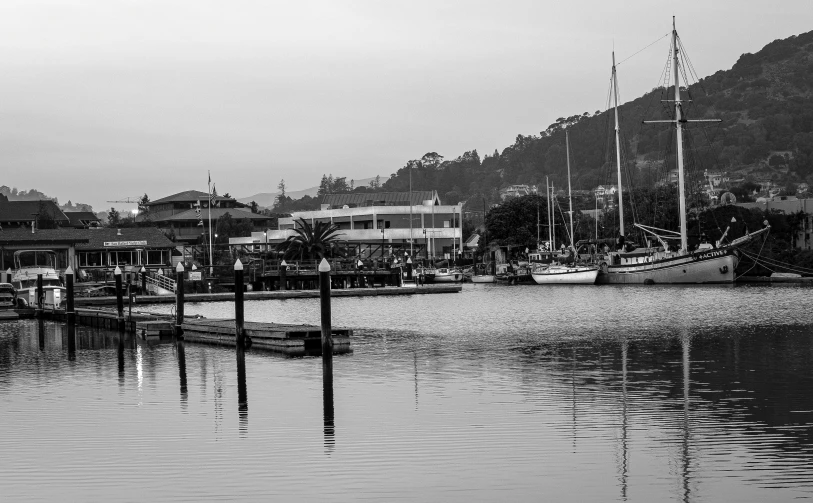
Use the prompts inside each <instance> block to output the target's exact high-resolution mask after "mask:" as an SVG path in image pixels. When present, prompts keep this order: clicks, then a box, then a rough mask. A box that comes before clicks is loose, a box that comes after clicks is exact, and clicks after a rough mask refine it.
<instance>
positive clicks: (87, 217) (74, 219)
mask: <svg viewBox="0 0 813 503" xmlns="http://www.w3.org/2000/svg"><path fill="white" fill-rule="evenodd" d="M64 213H65V216H66V217H68V220H70V221H71V225H85V224H86V223H88V222H101V220H100V219H99V217H97V216H96V214H95V213H93V212H92V211H66V212H64Z"/></svg>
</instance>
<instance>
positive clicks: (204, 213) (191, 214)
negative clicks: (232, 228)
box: [155, 208, 271, 222]
mask: <svg viewBox="0 0 813 503" xmlns="http://www.w3.org/2000/svg"><path fill="white" fill-rule="evenodd" d="M226 213H229V214H231V217H232V218H235V219H238V220H242V219H244V218H247V219H249V220H268V219H269V218H271V217H269V216H268V215H260V214H259V213H251V212H250V211H245V210H242V209H240V208H212V220H213V221H214V220H216V219H218V218H220V217H222V216H223V215H225V214H226ZM200 216H201V218H202V219H203V221H204V222H206V221H207V220H208V219H209V208H201V210H200ZM197 219H198V215H197V213H196V212H195V210H194V209H192V210H186V211H182V212H181V213H176V214H174V215H169V216H167V217H164V218H157V219H155V221H156V222H178V221H185V220H197Z"/></svg>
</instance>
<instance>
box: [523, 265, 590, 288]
mask: <svg viewBox="0 0 813 503" xmlns="http://www.w3.org/2000/svg"><path fill="white" fill-rule="evenodd" d="M531 277H532V278H533V279H534V281H536V283H537V284H539V285H593V284H595V282H596V278H597V277H598V267H593V266H586V265H560V264H535V266H534V268H533V269H532V270H531Z"/></svg>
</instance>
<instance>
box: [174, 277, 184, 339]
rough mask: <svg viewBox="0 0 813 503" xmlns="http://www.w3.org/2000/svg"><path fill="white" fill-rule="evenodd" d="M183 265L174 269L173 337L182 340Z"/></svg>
mask: <svg viewBox="0 0 813 503" xmlns="http://www.w3.org/2000/svg"><path fill="white" fill-rule="evenodd" d="M183 271H184V268H183V263H182V262H178V267H176V268H175V336H176V337H179V338H183V293H184V292H183Z"/></svg>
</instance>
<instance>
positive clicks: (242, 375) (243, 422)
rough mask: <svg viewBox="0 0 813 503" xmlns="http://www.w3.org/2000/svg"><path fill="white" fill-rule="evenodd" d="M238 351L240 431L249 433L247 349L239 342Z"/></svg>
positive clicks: (238, 412)
mask: <svg viewBox="0 0 813 503" xmlns="http://www.w3.org/2000/svg"><path fill="white" fill-rule="evenodd" d="M235 352H236V353H237V415H238V417H239V426H240V433H241V434H243V435H245V434H246V433H248V390H247V389H246V350H245V348H244V346H242V345H240V344H238V345H237V348H236V351H235Z"/></svg>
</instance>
